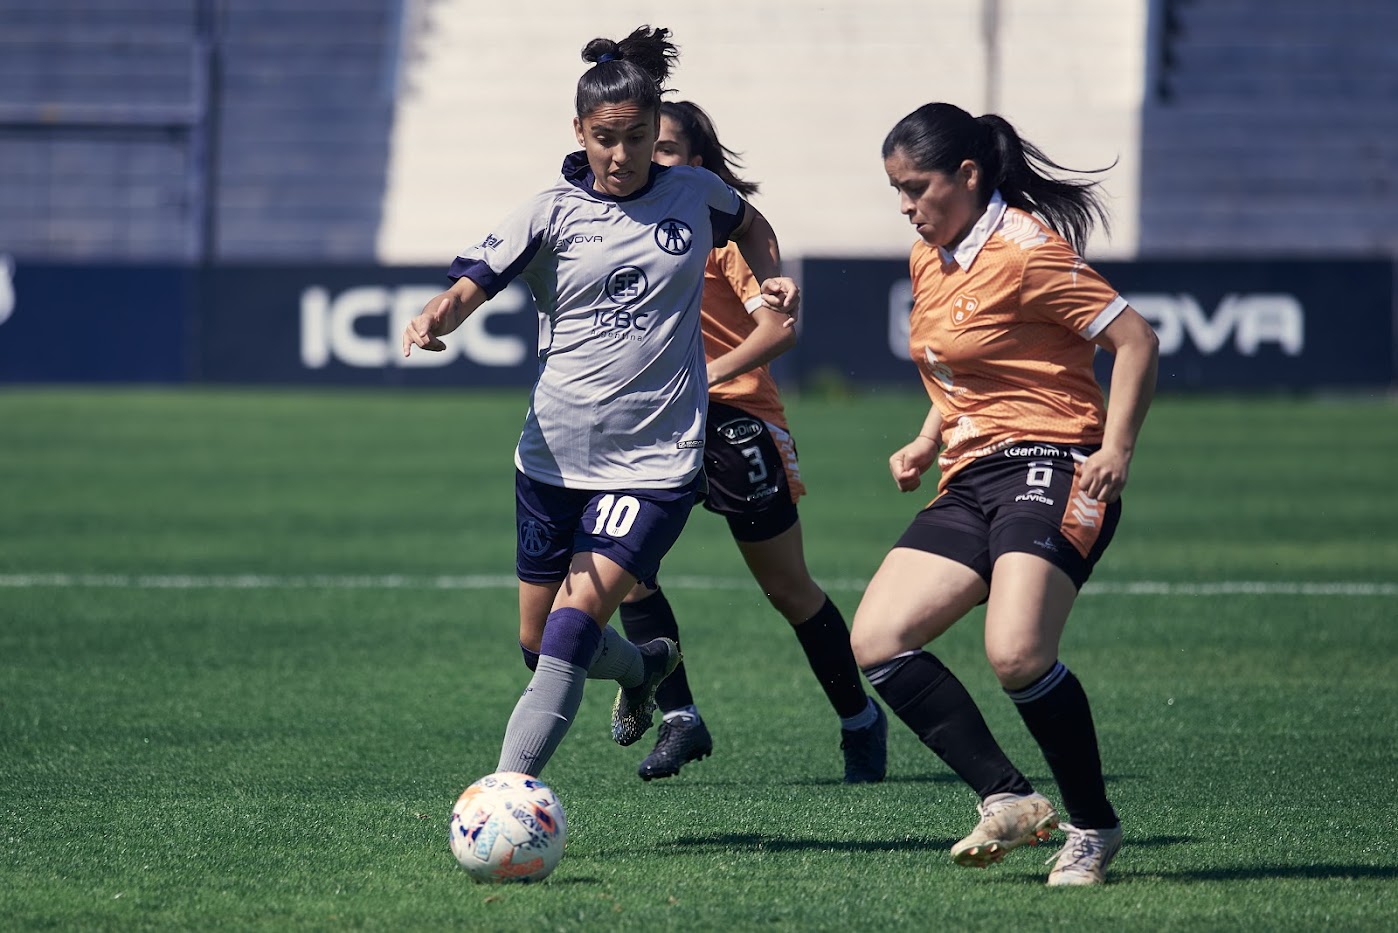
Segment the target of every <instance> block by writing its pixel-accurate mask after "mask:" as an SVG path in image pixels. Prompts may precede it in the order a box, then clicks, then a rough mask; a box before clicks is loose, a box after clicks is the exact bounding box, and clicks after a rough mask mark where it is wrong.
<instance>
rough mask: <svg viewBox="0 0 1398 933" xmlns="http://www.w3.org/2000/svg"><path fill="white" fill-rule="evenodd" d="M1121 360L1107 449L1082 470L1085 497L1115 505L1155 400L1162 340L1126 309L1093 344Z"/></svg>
mask: <svg viewBox="0 0 1398 933" xmlns="http://www.w3.org/2000/svg"><path fill="white" fill-rule="evenodd" d="M1093 342H1094V343H1096V344H1097V345H1098V346H1099V347H1102V348H1103V349H1105V350H1110V351H1111V352H1112V353H1113V354H1115V355H1116V360H1115V362H1114V363H1113V365H1112V382H1111V387H1110V392H1109V395H1108V403H1107V424H1106V429H1105V433H1104V434H1103V437H1102V449H1101V450H1099V451H1097V452H1096V453H1094V454H1093V455H1092V456H1090V457H1088V458H1087V462H1085V463H1084V464H1083V465H1082V473H1081V481H1082V491H1083V492H1084V493H1086V494H1087V495H1088V496H1091V497H1092V498H1093V499H1097V500H1098V501H1100V502H1115V501H1116V500H1117V499H1118V498H1119V497H1120V496H1121V491H1122V489H1123V488H1125V486H1126V475H1127V472H1128V471H1129V469H1130V467H1131V457H1132V455H1133V454H1134V453H1135V451H1136V438H1137V437H1138V436H1139V435H1140V433H1141V426H1142V425H1143V424H1145V420H1146V412H1147V411H1149V410H1150V402H1151V399H1152V398H1153V397H1154V396H1155V376H1156V371H1157V370H1158V368H1159V365H1160V340H1159V339H1158V338H1157V337H1156V336H1155V331H1154V330H1152V329H1151V326H1150V324H1149V323H1147V321H1146V319H1145V318H1143V317H1141V315H1140V314H1138V313H1137V312H1136V310H1135V309H1134V308H1131V307H1129V306H1128V307H1126V308H1124V309H1123V310H1122V311H1121V313H1120V314H1118V315H1117V316H1116V317H1115V318H1114V319H1113V320H1112V322H1111V323H1110V324H1108V325H1107V326H1106V327H1105V328H1103V330H1102V331H1101V332H1100V333H1098V334H1097V336H1096V337H1094V338H1093Z"/></svg>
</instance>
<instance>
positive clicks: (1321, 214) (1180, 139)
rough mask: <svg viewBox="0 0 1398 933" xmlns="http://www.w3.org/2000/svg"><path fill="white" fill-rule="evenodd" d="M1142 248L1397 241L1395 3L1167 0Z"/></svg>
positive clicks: (1146, 167) (1160, 25)
mask: <svg viewBox="0 0 1398 933" xmlns="http://www.w3.org/2000/svg"><path fill="white" fill-rule="evenodd" d="M1153 26H1154V28H1153V30H1152V44H1153V51H1154V55H1153V62H1154V65H1153V71H1154V74H1153V75H1152V76H1151V78H1150V79H1149V80H1148V93H1147V97H1146V100H1145V102H1144V107H1143V111H1142V154H1141V159H1142V176H1141V242H1140V245H1141V253H1142V254H1143V255H1211V254H1216V253H1220V252H1226V253H1227V254H1229V255H1232V256H1238V255H1247V254H1252V255H1279V254H1281V255H1285V254H1305V255H1312V256H1314V255H1392V254H1394V253H1398V226H1395V221H1394V218H1395V216H1398V187H1396V186H1395V185H1396V184H1398V181H1396V180H1395V178H1394V174H1393V169H1394V166H1395V165H1398V107H1395V106H1394V104H1393V102H1394V100H1395V99H1398V56H1395V55H1394V51H1393V49H1394V37H1395V36H1398V4H1394V3H1392V2H1390V0H1344V2H1337V3H1327V4H1316V3H1311V2H1307V0H1273V2H1270V3H1265V4H1263V3H1257V2H1250V0H1208V2H1201V0H1158V2H1157V4H1156V16H1155V19H1154V23H1153Z"/></svg>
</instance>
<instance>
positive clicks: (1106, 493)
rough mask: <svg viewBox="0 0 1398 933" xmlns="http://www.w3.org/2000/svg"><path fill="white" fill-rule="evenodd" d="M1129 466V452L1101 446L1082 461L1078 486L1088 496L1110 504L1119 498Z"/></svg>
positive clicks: (1124, 485) (1124, 486)
mask: <svg viewBox="0 0 1398 933" xmlns="http://www.w3.org/2000/svg"><path fill="white" fill-rule="evenodd" d="M1130 466H1131V455H1130V454H1129V453H1127V452H1126V451H1124V450H1112V449H1110V448H1107V447H1103V448H1102V449H1101V450H1099V451H1097V452H1096V453H1095V454H1093V455H1092V456H1090V457H1088V458H1087V460H1085V461H1084V462H1083V465H1082V471H1081V472H1080V473H1079V474H1078V487H1079V488H1080V489H1081V490H1082V491H1083V494H1084V495H1086V496H1087V497H1088V498H1090V499H1096V500H1097V501H1098V502H1105V503H1107V504H1111V503H1113V502H1115V501H1116V500H1117V499H1119V498H1121V491H1122V490H1123V489H1125V488H1126V474H1127V471H1128V470H1129V469H1130Z"/></svg>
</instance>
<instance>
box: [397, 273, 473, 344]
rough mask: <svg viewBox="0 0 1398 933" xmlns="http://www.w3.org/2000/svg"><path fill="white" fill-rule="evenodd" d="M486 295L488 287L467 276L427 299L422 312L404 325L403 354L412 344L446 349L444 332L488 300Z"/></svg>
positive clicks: (456, 325) (458, 323) (446, 332)
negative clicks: (481, 285)
mask: <svg viewBox="0 0 1398 933" xmlns="http://www.w3.org/2000/svg"><path fill="white" fill-rule="evenodd" d="M486 297H487V296H486V293H485V289H483V288H481V287H480V286H479V285H477V284H476V283H475V282H473V281H471V280H470V279H468V278H466V277H465V276H463V277H461V278H459V279H457V280H456V284H454V285H453V286H452V287H451V288H449V289H447V290H446V291H444V292H442V293H441V294H440V295H436V296H434V297H433V298H432V300H431V301H429V302H427V304H426V305H424V306H423V309H422V313H421V314H419V315H418V316H417V317H415V318H413V319H412V320H411V321H409V322H408V326H407V327H405V328H403V355H404V356H408V355H410V354H411V353H412V352H413V347H418V348H419V349H422V350H433V351H441V350H445V349H446V348H447V345H446V344H444V343H442V341H441V336H442V335H443V334H449V333H451V332H452V331H454V330H456V329H457V328H458V327H460V326H461V322H462V321H464V320H466V319H467V318H468V317H470V316H471V312H472V311H475V310H476V309H477V308H479V307H480V306H481V305H483V304H485V300H486Z"/></svg>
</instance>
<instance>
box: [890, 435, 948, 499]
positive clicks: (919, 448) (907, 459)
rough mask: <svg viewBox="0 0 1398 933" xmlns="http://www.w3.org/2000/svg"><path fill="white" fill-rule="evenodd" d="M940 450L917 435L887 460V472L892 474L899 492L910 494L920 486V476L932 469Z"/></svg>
mask: <svg viewBox="0 0 1398 933" xmlns="http://www.w3.org/2000/svg"><path fill="white" fill-rule="evenodd" d="M940 448H941V444H939V443H938V442H937V441H934V440H932V439H930V438H928V437H925V436H923V435H921V434H919V435H918V436H917V437H915V438H913V440H912V443H909V444H905V445H904V446H903V447H900V448H899V449H898V451H897V452H895V453H894V455H893V456H891V457H889V458H888V472H890V473H892V474H893V481H894V482H895V483H897V484H898V491H899V492H912V491H913V490H914V489H916V488H917V487H919V486H921V485H922V474H924V473H926V472H927V471H928V470H930V469H931V468H932V463H933V461H935V460H936V459H937V451H938V450H939V449H940Z"/></svg>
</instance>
